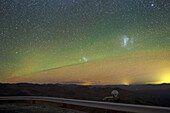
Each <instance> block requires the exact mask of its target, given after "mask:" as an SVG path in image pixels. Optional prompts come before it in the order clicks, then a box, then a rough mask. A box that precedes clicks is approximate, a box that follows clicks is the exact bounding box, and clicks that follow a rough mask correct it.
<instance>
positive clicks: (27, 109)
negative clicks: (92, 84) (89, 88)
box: [0, 103, 85, 113]
mask: <svg viewBox="0 0 170 113" xmlns="http://www.w3.org/2000/svg"><path fill="white" fill-rule="evenodd" d="M0 113H85V112H82V111H76V110H71V109H64V108H60V107H57V106H45V105H32V104H27V103H20V104H1V105H0Z"/></svg>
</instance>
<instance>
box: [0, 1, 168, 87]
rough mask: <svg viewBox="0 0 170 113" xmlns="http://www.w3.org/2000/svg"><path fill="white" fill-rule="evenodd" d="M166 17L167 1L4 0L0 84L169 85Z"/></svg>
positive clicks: (1, 3)
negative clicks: (162, 83)
mask: <svg viewBox="0 0 170 113" xmlns="http://www.w3.org/2000/svg"><path fill="white" fill-rule="evenodd" d="M169 12H170V1H169V0H1V1H0V82H14V83H15V82H33V83H34V82H35V83H56V82H59V83H62V82H70V83H72V81H73V82H75V83H82V84H126V83H127V84H129V83H160V82H170V77H169V76H170V71H169V69H170V32H169V31H170V20H169V19H170V14H169ZM136 66H137V67H136ZM68 68H69V69H68ZM44 73H46V74H44ZM50 77H51V78H50ZM70 77H71V78H70Z"/></svg>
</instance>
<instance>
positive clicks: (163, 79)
mask: <svg viewBox="0 0 170 113" xmlns="http://www.w3.org/2000/svg"><path fill="white" fill-rule="evenodd" d="M159 76H160V81H158V82H154V84H162V83H170V71H169V70H164V71H163V72H162V73H160V74H159Z"/></svg>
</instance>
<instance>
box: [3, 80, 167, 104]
mask: <svg viewBox="0 0 170 113" xmlns="http://www.w3.org/2000/svg"><path fill="white" fill-rule="evenodd" d="M0 89H1V90H0V96H50V97H62V98H72V99H85V100H98V101H102V99H103V98H104V97H106V96H110V95H111V94H110V93H111V91H112V90H113V89H116V90H118V91H119V98H120V100H121V101H120V102H121V103H130V104H144V105H157V106H170V96H169V94H170V84H158V85H152V84H145V85H88V86H82V85H75V84H30V83H17V84H3V83H1V84H0Z"/></svg>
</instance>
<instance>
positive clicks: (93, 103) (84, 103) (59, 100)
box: [0, 96, 170, 113]
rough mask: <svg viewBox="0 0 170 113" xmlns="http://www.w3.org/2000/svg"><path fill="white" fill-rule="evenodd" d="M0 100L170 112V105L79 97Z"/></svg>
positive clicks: (143, 111) (139, 112) (2, 98)
mask: <svg viewBox="0 0 170 113" xmlns="http://www.w3.org/2000/svg"><path fill="white" fill-rule="evenodd" d="M0 100H38V101H48V102H57V103H65V104H72V105H78V106H86V107H93V108H101V109H108V110H117V111H127V112H136V113H170V108H169V107H159V106H148V105H135V104H122V103H111V102H101V101H90V100H78V99H67V98H56V97H41V96H1V97H0Z"/></svg>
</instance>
